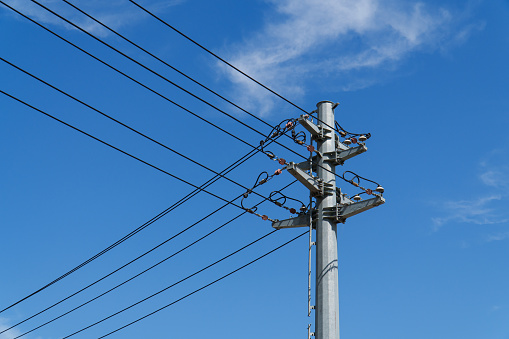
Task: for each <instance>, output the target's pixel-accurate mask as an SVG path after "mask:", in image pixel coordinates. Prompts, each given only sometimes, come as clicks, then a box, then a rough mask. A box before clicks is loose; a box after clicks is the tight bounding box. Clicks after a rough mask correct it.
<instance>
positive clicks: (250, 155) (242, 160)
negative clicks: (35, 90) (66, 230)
mask: <svg viewBox="0 0 509 339" xmlns="http://www.w3.org/2000/svg"><path fill="white" fill-rule="evenodd" d="M0 93H2V94H4V95H6V96H9V97H11V98H12V99H14V100H17V101H19V102H21V103H24V102H23V101H21V100H19V99H17V98H15V97H13V96H11V95H9V94H7V93H6V92H4V91H2V90H0ZM24 104H25V105H27V106H29V107H32V106H30V105H28V104H26V103H24ZM32 108H34V109H36V108H35V107H32ZM254 154H256V150H252V151H250V152H249V153H248V154H246V155H245V156H244V157H242V158H241V159H239V160H238V161H237V164H235V163H234V164H232V165H230V166H229V167H228V168H227V169H225V170H224V171H223V172H226V173H228V172H229V171H231V170H233V169H234V168H236V167H238V166H239V165H240V164H242V163H243V162H244V161H246V160H248V159H249V158H251V157H252V156H253V155H254ZM217 180H218V178H217V177H216V178H213V179H210V180H209V181H208V182H207V183H205V184H203V185H202V187H196V189H195V190H194V191H193V192H191V193H189V194H188V195H187V196H185V197H184V198H182V199H181V200H180V201H178V202H177V203H175V204H173V205H172V206H170V207H169V208H168V209H166V210H165V211H163V212H161V213H159V214H158V215H157V216H155V217H154V218H152V219H151V220H149V221H147V222H146V223H145V224H143V225H141V226H140V227H138V228H137V229H135V230H134V231H132V232H130V233H129V234H127V235H126V236H124V237H123V238H121V239H119V240H117V241H116V242H115V243H113V244H112V245H110V246H108V247H107V248H106V249H104V250H102V251H101V252H99V253H97V254H96V255H94V256H93V257H91V258H89V259H88V260H86V261H84V262H83V263H81V264H80V265H78V266H76V267H74V268H73V269H71V270H70V271H68V272H66V273H65V274H63V275H61V276H60V277H58V278H56V279H55V280H53V281H51V282H50V283H48V284H46V285H45V286H43V287H41V288H39V289H38V290H36V291H34V292H32V293H30V294H29V295H27V296H25V297H23V298H21V299H20V300H18V301H16V302H14V303H13V304H11V305H9V306H7V307H5V308H3V309H2V310H0V313H2V312H4V311H6V310H8V309H10V308H12V307H14V306H15V305H17V304H19V303H21V302H22V301H24V300H26V299H28V298H30V297H32V296H34V295H35V294H37V293H39V292H41V291H43V290H44V289H46V288H48V287H49V286H51V285H53V284H55V283H56V282H58V281H60V280H62V279H63V278H65V277H67V276H68V275H70V274H72V273H74V272H75V271H77V270H78V269H80V268H82V267H83V266H85V265H87V264H88V263H90V262H91V261H93V260H95V259H97V258H98V257H100V256H101V255H103V254H104V253H106V252H108V251H109V250H111V249H112V248H114V247H116V246H117V245H119V244H120V243H122V242H124V241H125V240H127V239H129V238H130V237H132V236H134V235H135V234H137V233H138V232H140V231H141V230H143V229H144V228H146V227H147V226H149V225H151V224H152V223H154V222H155V221H157V220H159V219H160V218H162V217H163V216H164V215H166V214H168V213H169V212H171V211H172V210H174V209H175V208H177V207H178V206H180V205H181V204H183V203H184V202H186V201H187V200H189V199H190V198H192V197H193V196H195V195H196V194H198V193H199V192H201V191H203V186H205V187H207V186H209V185H211V184H212V183H214V182H215V181H217ZM240 196H241V195H239V196H238V197H237V198H235V199H238V198H239V197H240ZM235 199H233V200H232V201H234V200H235Z"/></svg>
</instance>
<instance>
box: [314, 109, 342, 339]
mask: <svg viewBox="0 0 509 339" xmlns="http://www.w3.org/2000/svg"><path fill="white" fill-rule="evenodd" d="M332 105H333V103H332V102H329V101H322V102H319V103H318V104H317V107H318V119H320V120H321V121H323V122H325V123H326V124H327V125H329V126H334V112H333V109H332ZM322 127H323V128H324V129H325V130H328V131H330V132H329V133H327V134H326V136H328V137H329V138H326V139H325V140H323V141H318V142H317V148H318V151H319V152H321V153H322V154H323V153H326V152H334V151H335V148H336V145H335V140H334V131H332V130H331V129H330V128H329V127H327V126H326V125H322ZM327 170H329V171H331V172H332V173H331V172H329V171H327ZM316 173H317V176H318V178H320V179H322V180H323V182H324V183H326V184H330V185H332V187H328V189H327V188H326V190H325V192H326V194H325V196H324V197H320V198H317V199H316V200H317V201H316V202H317V210H318V215H317V218H318V220H317V224H316V285H315V286H316V296H315V299H316V300H315V303H316V304H315V317H316V320H315V336H316V338H317V339H339V290H338V245H337V229H336V222H335V221H334V220H331V219H326V218H324V213H323V212H324V209H327V208H330V207H335V206H336V179H335V175H334V174H333V173H335V166H334V165H332V164H330V163H328V162H326V161H324V160H323V158H319V161H318V167H317V172H316Z"/></svg>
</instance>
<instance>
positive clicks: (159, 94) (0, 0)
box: [0, 0, 344, 313]
mask: <svg viewBox="0 0 509 339" xmlns="http://www.w3.org/2000/svg"><path fill="white" fill-rule="evenodd" d="M31 1H33V0H31ZM0 3H1V4H3V5H4V6H6V7H8V8H9V9H11V10H13V11H14V12H16V13H18V14H19V15H21V16H22V17H24V18H26V19H27V20H29V21H31V22H33V23H34V24H36V25H38V26H39V27H41V28H43V29H44V30H46V31H48V32H49V33H51V34H53V35H54V36H56V37H58V38H60V39H62V40H63V41H65V42H67V43H68V44H70V45H71V46H73V47H75V48H77V49H78V50H80V51H81V52H83V53H85V54H87V55H88V56H90V57H92V58H93V59H95V60H97V61H99V62H100V63H102V64H104V65H105V66H107V67H109V68H111V69H113V70H114V71H116V72H118V73H119V74H121V75H123V76H125V77H126V78H128V79H130V80H131V81H133V82H135V83H136V84H138V85H140V86H142V87H143V88H145V89H147V90H149V91H151V92H152V93H154V94H156V95H158V96H159V97H161V98H163V99H164V100H166V101H168V102H170V103H172V104H173V105H175V106H177V107H179V108H181V109H182V110H184V111H186V112H188V113H190V114H192V115H193V116H195V117H197V118H198V119H200V120H202V121H204V122H206V123H208V124H210V125H212V126H214V127H215V128H217V129H219V130H221V131H222V132H224V133H226V134H228V135H230V136H232V137H233V138H235V139H237V140H239V141H240V142H242V143H244V144H247V145H248V146H250V147H253V148H254V146H253V145H251V144H249V143H247V142H246V141H244V140H243V139H241V138H239V137H237V136H235V135H233V134H232V133H230V132H228V131H226V130H224V129H222V128H221V127H219V126H217V125H215V124H213V123H212V122H210V121H208V120H206V119H204V118H202V117H201V116H199V115H198V114H196V113H194V112H192V111H190V110H188V109H187V108H185V107H183V106H181V105H179V104H177V103H176V102H174V101H172V100H171V99H169V98H168V97H166V96H164V95H163V94H161V93H159V92H157V91H155V90H153V89H151V88H150V87H148V86H146V85H144V84H143V83H141V82H139V81H138V80H136V79H134V78H132V77H130V76H129V75H127V74H125V73H124V72H122V71H120V70H118V69H116V68H115V67H113V66H111V65H109V64H108V63H106V62H105V61H103V60H101V59H99V58H97V57H96V56H94V55H92V54H90V53H89V52H87V51H85V50H84V49H82V48H81V47H79V46H77V45H75V44H74V43H72V42H70V41H69V40H67V39H65V38H64V37H62V36H60V35H59V34H57V33H55V32H53V31H52V30H50V29H49V28H47V27H45V26H44V25H42V24H40V23H38V22H37V21H35V20H33V19H32V18H30V17H28V16H26V15H25V14H23V13H21V12H19V11H18V10H16V9H15V8H13V7H11V6H9V5H7V4H6V3H5V2H4V1H2V0H0ZM327 126H329V125H327ZM329 127H330V126H329ZM332 129H333V130H335V129H334V128H333V127H332ZM257 132H258V133H260V134H261V132H259V131H257ZM276 143H277V144H279V145H281V144H280V143H278V142H277V141H276ZM282 146H283V147H284V148H286V149H288V148H287V147H286V146H284V145H282ZM288 150H290V151H291V152H292V153H294V154H296V155H298V156H300V157H302V158H303V159H306V160H307V158H306V157H304V156H303V155H301V154H299V153H297V152H295V151H294V150H291V149H288ZM317 166H319V167H320V168H322V169H324V170H325V171H327V172H329V173H331V174H334V175H335V176H337V177H338V178H341V179H343V180H344V178H342V177H341V176H339V175H337V174H336V173H333V172H332V171H330V170H329V169H327V168H324V167H322V166H320V165H317ZM0 313H1V311H0Z"/></svg>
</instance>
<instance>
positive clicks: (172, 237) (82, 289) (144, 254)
mask: <svg viewBox="0 0 509 339" xmlns="http://www.w3.org/2000/svg"><path fill="white" fill-rule="evenodd" d="M295 182H296V181H293V182H291V183H290V184H288V185H286V186H285V187H283V188H282V189H281V190H284V189H286V188H288V187H290V186H291V185H293V184H294V183H295ZM262 203H264V201H261V202H259V203H258V204H256V206H258V205H260V204H262ZM226 206H227V204H225V205H223V206H221V207H220V208H218V209H216V210H215V211H213V212H211V213H209V214H208V215H207V216H205V217H203V218H202V219H200V220H198V221H197V222H195V223H194V224H192V225H190V226H188V227H186V228H185V229H183V230H182V231H180V232H178V233H177V234H175V235H173V236H171V237H170V238H168V239H166V240H165V241H163V242H161V243H159V244H158V245H157V246H154V247H152V248H151V249H150V250H148V251H146V252H145V253H143V254H141V255H139V256H138V257H136V258H134V259H132V260H131V261H129V262H127V263H126V264H124V265H122V266H120V267H119V268H117V269H115V270H113V271H112V272H110V273H108V274H106V275H104V276H103V277H101V278H99V279H97V280H96V281H94V282H92V283H90V284H88V285H87V286H85V287H83V288H81V289H80V290H78V291H76V292H74V293H72V294H70V295H69V296H67V297H65V298H63V299H61V300H59V301H58V302H56V303H54V304H52V305H50V306H48V307H46V308H45V309H43V310H41V311H39V312H37V313H35V314H33V315H32V316H30V317H28V318H25V319H24V320H22V321H19V322H18V323H16V324H14V325H12V326H10V327H9V328H6V329H4V330H3V331H1V332H0V334H2V333H4V332H7V331H9V330H11V329H13V328H15V327H17V326H19V325H21V324H23V323H25V322H27V321H28V320H30V319H33V318H34V317H36V316H38V315H40V314H42V313H44V312H46V311H48V310H50V309H51V308H53V307H55V306H57V305H59V304H61V303H62V302H64V301H66V300H68V299H70V298H72V297H74V296H75V295H77V294H79V293H81V292H83V291H85V290H86V289H88V288H89V287H92V286H94V285H95V284H97V283H99V282H100V281H102V280H104V279H106V278H108V277H109V276H111V275H113V274H115V273H116V272H118V271H120V270H122V269H124V268H125V267H127V266H129V265H130V264H132V263H134V262H135V261H137V260H139V259H141V258H143V257H144V256H146V255H147V254H149V253H151V252H153V251H154V250H156V249H157V248H159V247H161V246H163V245H164V244H166V243H168V242H169V241H171V240H173V239H175V238H176V237H178V236H180V235H181V234H183V233H184V232H186V231H188V230H190V229H191V228H193V227H194V226H196V225H197V224H199V223H201V222H203V221H205V220H206V219H208V218H209V217H211V216H212V215H214V214H215V213H217V212H219V211H220V210H222V209H223V208H224V207H226ZM245 213H247V211H245V212H242V213H241V214H239V215H237V216H236V217H234V218H232V219H230V220H229V221H227V222H226V223H224V224H222V225H221V226H219V227H217V228H215V229H214V230H212V231H210V232H209V233H207V234H206V235H204V236H202V237H201V238H199V239H198V240H195V241H194V242H192V243H191V244H189V245H187V246H186V247H184V248H182V249H180V250H179V251H177V252H175V253H173V254H172V255H170V256H168V257H166V258H165V259H163V260H161V261H159V262H158V263H156V264H154V265H152V266H151V267H149V268H147V269H145V270H143V271H142V272H140V273H138V274H136V275H135V276H133V277H131V278H129V279H127V280H125V281H124V282H122V283H121V284H118V285H116V286H115V287H113V288H111V289H109V290H108V291H106V292H104V293H102V294H100V295H99V296H97V297H95V298H93V299H91V300H89V301H87V302H85V303H83V304H81V305H79V306H77V307H75V308H73V309H71V310H70V311H68V312H65V313H63V314H61V315H60V316H58V317H55V318H53V319H51V320H49V321H47V322H45V323H44V324H42V325H39V326H37V327H35V328H33V329H31V330H29V331H27V332H25V333H23V334H21V335H20V336H19V337H21V336H24V335H25V334H28V333H31V332H33V331H35V330H37V329H39V328H41V327H43V326H46V325H48V324H50V323H52V322H53V321H55V320H57V319H60V318H62V317H64V316H65V315H67V314H69V313H71V312H73V311H75V310H77V309H79V308H81V307H83V306H85V305H87V304H89V303H90V302H92V301H94V300H96V299H98V298H100V297H102V296H104V295H106V294H108V293H110V292H112V291H113V290H115V289H117V288H118V287H120V286H122V285H124V284H126V283H127V282H129V281H131V280H133V279H135V278H137V277H139V276H140V275H142V274H144V273H146V272H148V271H150V270H151V269H153V268H155V267H157V266H158V265H160V264H162V263H163V262H165V261H167V260H169V259H171V258H172V257H174V256H175V255H177V254H179V253H181V252H183V251H184V250H186V249H188V248H189V247H191V246H193V245H195V244H196V243H198V242H200V241H201V240H203V239H205V238H207V237H208V236H210V235H212V234H213V233H215V232H216V231H218V230H220V229H221V228H223V227H225V226H226V225H228V224H230V223H231V222H233V221H235V220H236V219H238V218H239V217H241V216H242V215H244V214H245ZM19 337H18V338H19Z"/></svg>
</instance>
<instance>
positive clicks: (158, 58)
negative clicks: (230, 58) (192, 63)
mask: <svg viewBox="0 0 509 339" xmlns="http://www.w3.org/2000/svg"><path fill="white" fill-rule="evenodd" d="M62 1H63V2H65V3H66V4H68V5H69V6H71V7H72V8H74V9H76V10H77V11H79V12H80V13H82V14H83V15H85V16H87V17H88V18H89V19H91V20H93V21H95V22H96V23H98V24H99V25H101V26H103V27H104V28H106V29H107V30H109V31H110V32H112V33H113V34H115V35H117V36H118V37H120V38H122V39H123V40H125V41H127V42H128V43H130V44H131V45H133V46H135V47H136V48H138V49H139V50H141V51H143V52H144V53H146V54H148V55H150V56H151V57H153V58H154V59H156V60H157V61H159V62H161V63H162V64H164V65H165V66H167V67H169V68H170V69H172V70H174V71H175V72H177V73H179V74H180V75H182V76H184V77H186V78H187V79H189V80H191V81H192V82H194V83H195V84H197V85H199V86H200V87H202V88H204V89H206V90H207V91H209V92H210V93H212V94H214V95H216V96H217V97H219V98H220V99H222V100H224V101H226V102H227V103H229V104H231V105H232V106H234V107H236V108H238V109H239V110H241V111H242V112H244V113H247V114H248V115H250V116H251V117H253V118H255V119H256V120H258V121H260V122H262V123H263V124H265V125H267V126H269V127H271V128H274V126H272V125H271V124H269V123H268V122H266V121H265V120H263V119H260V118H259V117H258V116H256V115H254V114H252V113H251V112H249V111H247V110H246V109H244V108H242V107H240V106H239V105H237V104H235V103H234V102H232V101H231V100H229V99H227V98H225V97H224V96H222V95H221V94H219V93H217V92H216V91H214V90H212V89H210V88H209V87H207V86H205V85H203V84H202V83H200V82H199V81H197V80H196V79H193V78H192V77H190V76H189V75H187V74H186V73H184V72H182V71H180V70H179V69H177V68H176V67H174V66H172V65H171V64H169V63H168V62H166V61H164V60H162V59H161V58H160V57H158V56H156V55H154V54H153V53H151V52H149V51H148V50H146V49H145V48H143V47H141V46H140V45H138V44H136V43H135V42H133V41H132V40H130V39H128V38H126V37H125V36H124V35H122V34H120V33H119V32H117V31H115V30H114V29H112V28H111V27H109V26H108V25H106V24H105V23H103V22H101V21H100V20H98V19H97V18H95V17H93V16H92V15H90V14H88V13H87V12H85V11H84V10H82V9H81V8H79V7H77V6H76V5H74V4H72V3H70V2H69V1H67V0H62ZM85 33H87V32H85ZM179 33H180V32H179ZM87 34H89V33H87ZM89 35H90V34H89ZM90 36H91V35H90ZM186 38H187V36H186ZM191 41H193V40H191ZM193 42H194V41H193ZM207 51H208V50H207ZM215 56H216V55H215ZM220 59H221V58H220ZM262 86H263V85H262ZM299 109H301V108H299ZM301 110H302V111H304V112H306V111H305V110H303V109H301ZM315 119H316V120H317V121H320V122H321V123H322V124H324V125H326V126H327V127H329V128H331V129H333V130H335V131H337V132H339V129H338V128H337V127H334V126H330V125H328V124H327V123H326V122H325V121H322V120H320V119H319V118H318V117H315ZM342 130H343V129H342ZM345 132H346V131H345ZM285 136H287V137H288V138H290V136H288V135H286V134H285Z"/></svg>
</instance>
